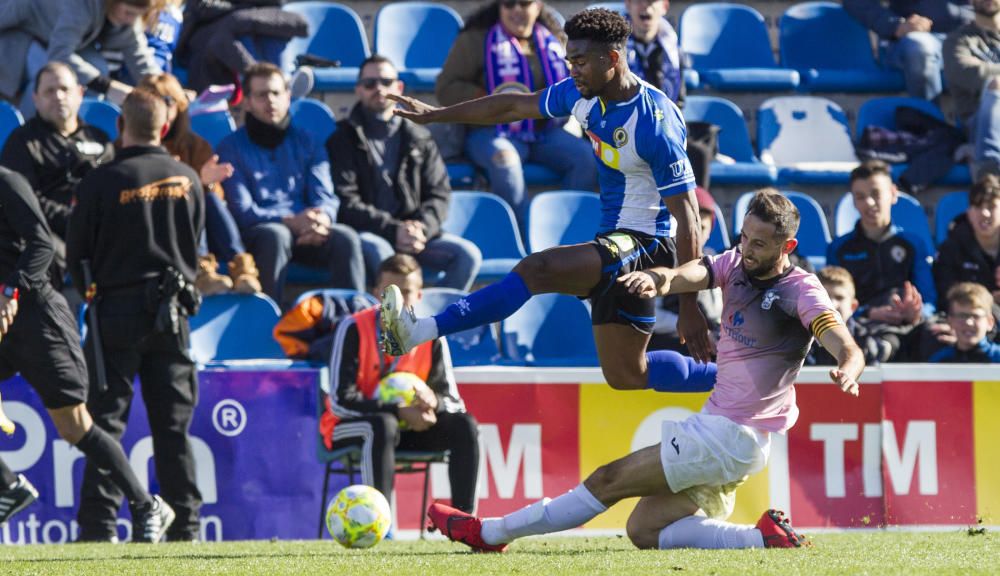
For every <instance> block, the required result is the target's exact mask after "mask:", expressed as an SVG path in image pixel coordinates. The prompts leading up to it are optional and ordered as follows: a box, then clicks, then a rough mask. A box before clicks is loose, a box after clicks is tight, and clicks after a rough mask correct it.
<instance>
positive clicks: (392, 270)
mask: <svg viewBox="0 0 1000 576" xmlns="http://www.w3.org/2000/svg"><path fill="white" fill-rule="evenodd" d="M420 271H421V268H420V263H419V262H417V259H416V258H414V257H413V256H410V255H409V254H394V255H392V256H390V257H388V258H386V259H385V260H383V261H382V263H381V264H379V265H378V276H379V277H380V278H381V277H382V275H383V274H399V275H400V276H409V275H410V274H413V273H414V272H420Z"/></svg>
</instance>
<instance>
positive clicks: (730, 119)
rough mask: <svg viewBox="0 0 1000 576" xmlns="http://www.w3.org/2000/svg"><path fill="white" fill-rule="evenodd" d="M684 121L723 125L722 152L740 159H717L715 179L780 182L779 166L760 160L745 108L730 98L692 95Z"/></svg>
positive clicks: (686, 101) (720, 146)
mask: <svg viewBox="0 0 1000 576" xmlns="http://www.w3.org/2000/svg"><path fill="white" fill-rule="evenodd" d="M684 120H686V121H688V122H708V123H710V124H715V125H716V126H718V127H719V128H721V130H720V131H719V153H720V154H723V155H725V156H728V157H730V158H732V159H733V160H735V161H736V162H735V163H734V164H729V163H723V162H719V161H715V162H713V163H712V180H713V181H714V182H716V183H718V184H761V185H771V184H774V183H775V182H776V181H777V179H778V169H777V168H775V167H774V166H769V165H767V164H764V163H762V162H761V161H760V160H758V159H757V156H756V155H755V154H754V153H753V145H752V144H751V143H750V132H749V131H748V130H747V124H746V120H745V119H744V117H743V111H742V110H740V109H739V107H737V106H736V105H735V104H733V103H732V102H730V101H729V100H726V99H725V98H718V97H716V96H688V97H687V99H686V100H685V102H684Z"/></svg>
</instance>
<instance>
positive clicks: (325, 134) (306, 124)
mask: <svg viewBox="0 0 1000 576" xmlns="http://www.w3.org/2000/svg"><path fill="white" fill-rule="evenodd" d="M289 113H290V114H291V115H292V125H293V126H295V127H296V128H300V129H302V130H305V131H306V132H308V133H309V135H310V136H312V137H313V138H314V139H315V140H316V141H317V142H319V143H320V144H322V145H323V146H326V141H327V140H328V139H329V138H330V135H331V134H333V133H334V132H335V131H336V130H337V120H336V118H334V116H333V112H332V111H331V110H330V108H328V107H327V105H326V104H324V103H322V102H320V101H319V100H314V99H312V98H299V99H298V100H295V101H294V102H292V107H291V109H289Z"/></svg>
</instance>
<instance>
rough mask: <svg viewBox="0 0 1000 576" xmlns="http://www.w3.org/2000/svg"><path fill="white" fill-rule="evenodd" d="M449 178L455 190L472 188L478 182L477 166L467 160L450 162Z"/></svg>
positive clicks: (448, 165)
mask: <svg viewBox="0 0 1000 576" xmlns="http://www.w3.org/2000/svg"><path fill="white" fill-rule="evenodd" d="M447 167H448V180H450V181H451V187H452V189H453V190H459V189H462V188H471V187H472V185H473V184H475V183H476V167H475V166H473V165H472V164H469V163H467V162H449V163H448V164H447Z"/></svg>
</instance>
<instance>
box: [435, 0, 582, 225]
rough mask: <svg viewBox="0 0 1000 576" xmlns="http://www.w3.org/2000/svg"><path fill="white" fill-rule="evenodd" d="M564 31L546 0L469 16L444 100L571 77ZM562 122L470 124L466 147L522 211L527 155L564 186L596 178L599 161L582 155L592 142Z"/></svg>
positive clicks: (498, 4) (531, 88)
mask: <svg viewBox="0 0 1000 576" xmlns="http://www.w3.org/2000/svg"><path fill="white" fill-rule="evenodd" d="M562 36H563V32H562V28H561V26H560V25H559V23H558V21H557V20H556V17H555V16H554V14H553V12H552V10H551V9H550V8H548V7H547V6H546V5H545V4H544V3H543V2H540V1H535V0H493V1H492V2H490V3H488V4H487V5H485V6H484V7H482V8H480V9H479V10H478V11H476V12H475V13H474V14H472V16H469V18H468V19H467V20H466V23H465V28H464V29H463V30H462V32H461V33H460V34H459V35H458V37H457V38H456V39H455V44H454V45H452V47H451V51H450V52H449V53H448V59H447V60H446V61H445V63H444V67H443V68H442V69H441V75H440V76H438V79H437V87H436V90H435V92H436V94H437V99H438V101H439V102H440V103H441V104H443V105H452V104H457V103H459V102H464V101H466V100H472V99H474V98H479V97H480V96H485V95H487V94H492V93H495V92H507V91H516V92H536V91H538V90H541V89H543V88H545V87H546V86H549V85H551V84H555V83H556V82H559V81H560V80H563V79H565V78H567V77H568V75H569V72H568V70H567V68H566V60H565V57H566V53H565V50H564V48H563V45H562V41H561V40H562ZM487 55H489V57H488V58H487ZM564 126H565V121H558V120H522V121H518V122H515V123H512V124H501V125H498V126H496V127H484V126H477V127H469V128H468V132H467V134H466V137H465V155H466V156H468V157H469V159H470V160H472V162H473V163H474V164H475V165H476V166H479V167H480V168H482V169H483V170H485V171H486V173H487V176H488V177H489V180H490V186H491V188H492V191H493V192H494V193H495V194H497V195H498V196H500V197H501V198H503V199H504V200H506V201H507V203H508V204H510V205H511V206H512V207H513V208H514V211H515V213H517V214H518V217H519V218H521V216H523V213H524V209H525V207H526V204H527V202H526V200H527V198H526V189H525V182H524V171H523V169H522V162H528V161H530V162H534V163H536V164H541V165H543V166H546V167H547V168H549V169H551V170H553V171H555V172H556V173H557V174H559V178H560V182H559V185H558V186H559V187H560V188H563V189H566V190H593V189H594V188H595V187H596V185H597V169H596V167H595V166H594V165H593V164H592V163H590V162H582V161H581V159H583V158H587V157H589V156H591V155H592V154H593V152H592V151H591V146H590V144H589V143H587V142H586V141H585V140H583V139H581V138H577V137H576V136H574V135H572V134H570V133H569V132H567V131H566V130H564V129H563V128H564Z"/></svg>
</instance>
